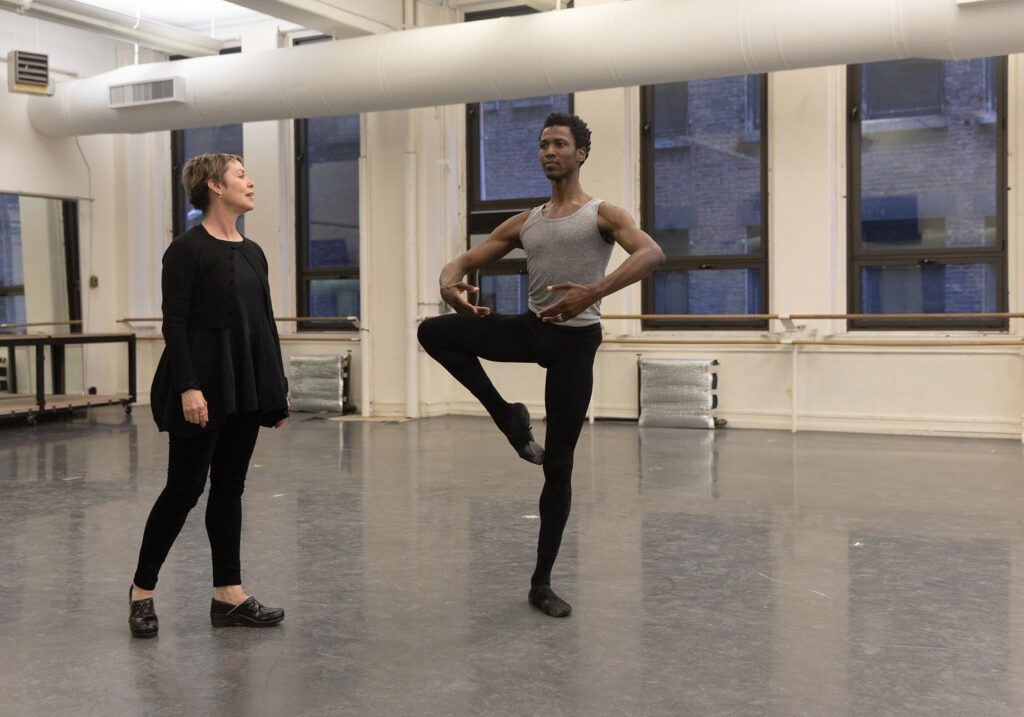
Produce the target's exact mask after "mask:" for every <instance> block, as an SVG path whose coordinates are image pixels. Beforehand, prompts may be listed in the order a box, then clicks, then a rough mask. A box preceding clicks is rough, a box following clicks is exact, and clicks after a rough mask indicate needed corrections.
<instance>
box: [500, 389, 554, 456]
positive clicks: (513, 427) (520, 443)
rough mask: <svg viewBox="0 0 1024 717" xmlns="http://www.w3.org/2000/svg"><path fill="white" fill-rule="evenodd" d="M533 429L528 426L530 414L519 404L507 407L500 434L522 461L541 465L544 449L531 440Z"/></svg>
mask: <svg viewBox="0 0 1024 717" xmlns="http://www.w3.org/2000/svg"><path fill="white" fill-rule="evenodd" d="M532 428H533V427H532V426H531V425H530V412H529V411H528V410H526V406H525V405H523V404H521V403H513V404H511V405H510V406H509V409H508V415H507V416H506V417H505V421H504V425H503V426H502V429H501V432H502V433H504V434H505V438H507V439H508V442H509V443H511V444H512V447H513V448H515V449H516V453H518V454H519V457H520V458H522V459H523V460H524V461H529V462H530V463H536V464H537V465H541V464H542V463H544V448H543V447H542V446H541V445H540V444H539V443H537V442H536V441H534V440H533V431H532V430H531V429H532Z"/></svg>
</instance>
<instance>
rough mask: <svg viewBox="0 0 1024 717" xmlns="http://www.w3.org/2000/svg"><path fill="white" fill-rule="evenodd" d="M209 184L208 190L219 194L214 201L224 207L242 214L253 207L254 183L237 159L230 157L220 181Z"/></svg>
mask: <svg viewBox="0 0 1024 717" xmlns="http://www.w3.org/2000/svg"><path fill="white" fill-rule="evenodd" d="M210 184H211V187H210V190H211V191H213V192H215V193H217V194H219V195H220V196H219V197H217V198H216V199H215V200H214V201H215V202H220V203H222V204H223V205H224V208H225V209H228V210H230V211H232V212H234V213H237V214H244V213H245V212H248V211H250V210H251V209H252V208H253V206H254V204H253V196H254V193H253V187H255V186H256V185H255V184H253V181H252V179H250V178H249V175H248V174H246V173H245V167H243V166H242V164H241V162H239V161H238V160H237V159H232V160H231V162H229V163H228V166H227V169H225V170H224V178H223V179H222V180H221V181H220V182H210Z"/></svg>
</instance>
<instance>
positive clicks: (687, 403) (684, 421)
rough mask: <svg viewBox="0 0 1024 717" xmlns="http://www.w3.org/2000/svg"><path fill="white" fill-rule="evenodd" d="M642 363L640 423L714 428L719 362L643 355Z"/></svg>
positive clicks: (674, 426)
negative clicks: (713, 413) (646, 356)
mask: <svg viewBox="0 0 1024 717" xmlns="http://www.w3.org/2000/svg"><path fill="white" fill-rule="evenodd" d="M639 365H640V425H641V426H667V427H672V428H714V427H715V418H714V416H712V415H711V412H712V410H713V409H714V408H715V407H716V406H717V405H718V397H717V396H715V389H716V388H717V386H718V374H716V373H715V370H714V367H715V366H717V365H718V361H716V360H715V359H679V358H671V359H668V358H658V359H655V358H644V357H641V358H640V360H639Z"/></svg>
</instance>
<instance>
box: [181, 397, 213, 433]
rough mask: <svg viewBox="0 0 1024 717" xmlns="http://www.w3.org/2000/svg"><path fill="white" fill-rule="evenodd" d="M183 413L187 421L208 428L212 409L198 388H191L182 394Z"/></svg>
mask: <svg viewBox="0 0 1024 717" xmlns="http://www.w3.org/2000/svg"><path fill="white" fill-rule="evenodd" d="M181 412H182V413H183V414H185V420H186V421H188V422H189V423H195V424H196V425H198V426H200V427H201V428H206V424H207V423H209V422H210V407H209V405H207V403H206V399H205V398H204V397H203V392H202V391H200V390H199V389H198V388H190V389H188V390H187V391H185V392H184V393H182V394H181Z"/></svg>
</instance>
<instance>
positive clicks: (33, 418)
mask: <svg viewBox="0 0 1024 717" xmlns="http://www.w3.org/2000/svg"><path fill="white" fill-rule="evenodd" d="M25 420H26V421H28V425H30V426H34V425H36V414H34V413H30V414H28V416H27V417H26V418H25Z"/></svg>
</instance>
